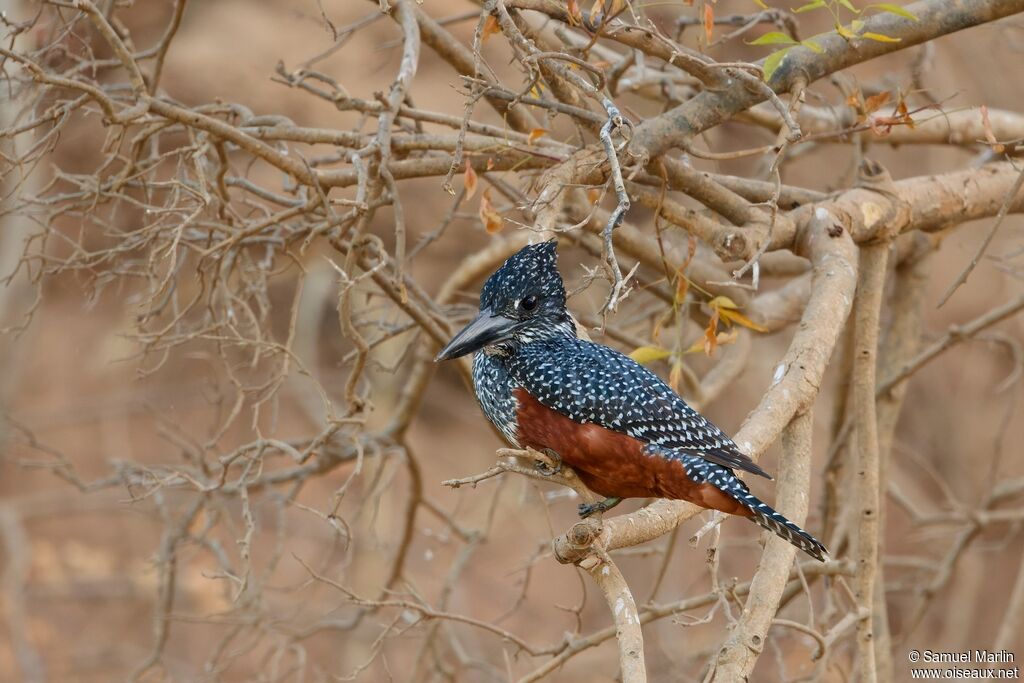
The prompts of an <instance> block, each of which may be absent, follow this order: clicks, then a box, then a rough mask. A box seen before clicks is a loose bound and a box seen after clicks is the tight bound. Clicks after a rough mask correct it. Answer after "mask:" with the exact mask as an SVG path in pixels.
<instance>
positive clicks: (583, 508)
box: [579, 498, 622, 519]
mask: <svg viewBox="0 0 1024 683" xmlns="http://www.w3.org/2000/svg"><path fill="white" fill-rule="evenodd" d="M621 502H622V499H621V498H605V499H604V500H599V501H598V502H596V503H580V506H579V513H580V517H581V518H582V519H586V518H587V517H589V516H591V515H593V514H596V513H598V512H608V511H609V510H611V509H612V508H613V507H615V506H616V505H618V504H619V503H621Z"/></svg>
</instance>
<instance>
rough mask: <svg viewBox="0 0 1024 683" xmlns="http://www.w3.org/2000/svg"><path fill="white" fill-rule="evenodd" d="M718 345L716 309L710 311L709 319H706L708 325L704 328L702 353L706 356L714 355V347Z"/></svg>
mask: <svg viewBox="0 0 1024 683" xmlns="http://www.w3.org/2000/svg"><path fill="white" fill-rule="evenodd" d="M717 347H718V309H717V308H716V309H714V310H713V311H711V320H709V321H708V326H707V327H705V328H704V353H706V354H707V355H708V356H713V355H715V349H716V348H717Z"/></svg>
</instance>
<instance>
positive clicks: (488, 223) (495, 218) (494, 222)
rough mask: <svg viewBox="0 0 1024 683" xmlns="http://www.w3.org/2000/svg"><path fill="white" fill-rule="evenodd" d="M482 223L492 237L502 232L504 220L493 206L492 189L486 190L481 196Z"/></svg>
mask: <svg viewBox="0 0 1024 683" xmlns="http://www.w3.org/2000/svg"><path fill="white" fill-rule="evenodd" d="M480 222H481V223H483V224H484V228H485V229H486V230H487V232H489V233H490V234H492V235H493V234H495V233H497V232H500V231H501V226H502V218H501V214H500V213H498V212H497V211H496V210H495V208H494V205H493V204H491V188H487V189H486V190H484V193H483V194H482V195H481V196H480Z"/></svg>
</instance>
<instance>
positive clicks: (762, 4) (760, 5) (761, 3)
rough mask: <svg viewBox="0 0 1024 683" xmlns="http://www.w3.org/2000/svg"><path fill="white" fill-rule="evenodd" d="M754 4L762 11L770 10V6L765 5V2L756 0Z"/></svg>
mask: <svg viewBox="0 0 1024 683" xmlns="http://www.w3.org/2000/svg"><path fill="white" fill-rule="evenodd" d="M754 4H755V5H757V6H758V7H760V8H761V9H768V5H766V4H765V2H764V0H754Z"/></svg>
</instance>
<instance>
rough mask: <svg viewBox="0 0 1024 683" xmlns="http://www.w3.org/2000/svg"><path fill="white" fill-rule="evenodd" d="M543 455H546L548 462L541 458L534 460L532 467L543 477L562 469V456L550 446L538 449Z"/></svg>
mask: <svg viewBox="0 0 1024 683" xmlns="http://www.w3.org/2000/svg"><path fill="white" fill-rule="evenodd" d="M540 452H541V453H543V454H544V455H546V456H548V459H549V460H550V461H551V462H550V463H547V462H544V461H543V460H539V459H538V460H534V461H533V467H534V469H536V470H537V472H539V473H540V475H541V476H544V477H553V476H555V475H556V474H558V473H559V472H561V471H562V456H560V455H559V454H558V453H555V452H554V451H553V450H551V449H550V448H545V449H543V450H542V451H540Z"/></svg>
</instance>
